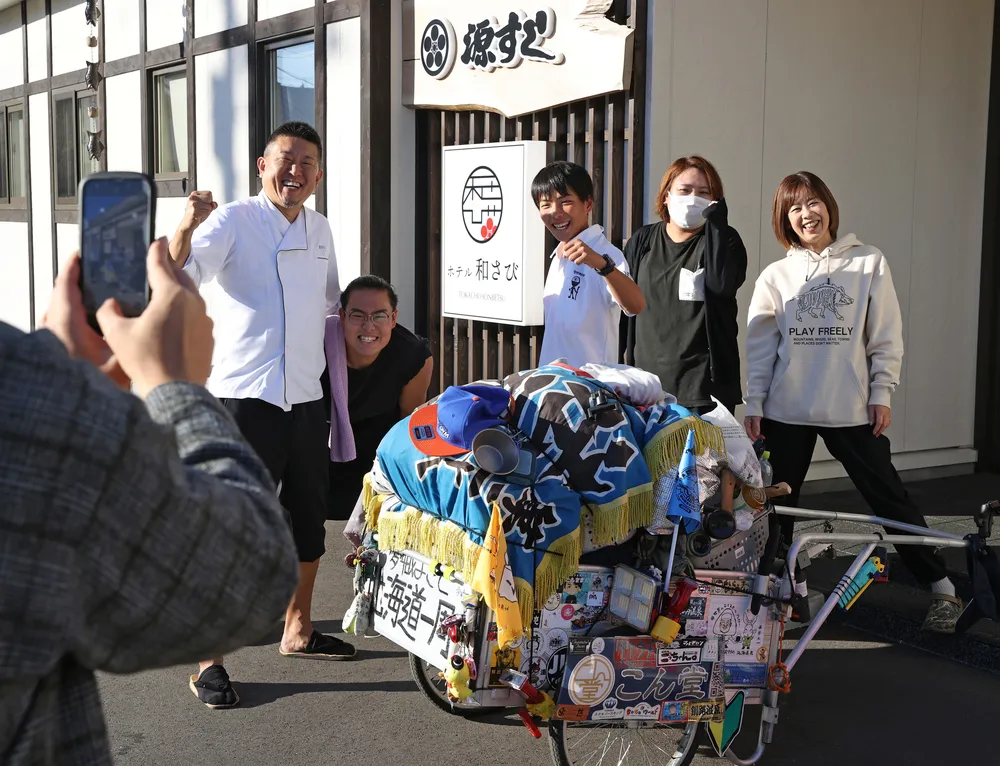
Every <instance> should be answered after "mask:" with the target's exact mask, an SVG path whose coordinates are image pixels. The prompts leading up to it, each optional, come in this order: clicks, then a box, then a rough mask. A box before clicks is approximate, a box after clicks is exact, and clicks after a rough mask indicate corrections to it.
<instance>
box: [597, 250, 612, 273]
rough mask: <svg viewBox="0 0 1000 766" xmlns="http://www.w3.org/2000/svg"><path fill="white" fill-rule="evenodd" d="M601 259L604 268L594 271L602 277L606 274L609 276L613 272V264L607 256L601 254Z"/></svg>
mask: <svg viewBox="0 0 1000 766" xmlns="http://www.w3.org/2000/svg"><path fill="white" fill-rule="evenodd" d="M601 257H602V258H604V268H603V269H597V270H596V271H597V273H598V274H600V275H601V276H602V277H606V276H607V275H608V274H610V273H611V272H612V271H614V270H615V262H614V261H612V260H611V258H609V257H608V256H607V254H602V255H601Z"/></svg>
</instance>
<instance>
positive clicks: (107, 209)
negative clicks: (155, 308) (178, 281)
mask: <svg viewBox="0 0 1000 766" xmlns="http://www.w3.org/2000/svg"><path fill="white" fill-rule="evenodd" d="M79 198H80V289H81V292H82V293H83V306H84V309H85V310H86V313H87V322H88V324H90V326H91V327H93V328H94V329H95V330H98V331H99V327H98V324H97V310H98V309H99V308H100V307H101V306H102V305H103V304H104V302H105V301H107V300H108V299H109V298H114V299H115V300H116V301H117V302H118V305H119V306H120V307H121V310H122V313H123V315H124V316H126V317H137V316H139V315H140V314H142V312H143V311H144V310H145V308H146V306H147V305H148V304H149V283H148V281H147V278H146V251H147V249H148V248H149V245H150V243H151V242H152V241H153V220H154V218H155V215H156V192H155V188H154V186H153V183H152V181H151V180H150V179H149V177H148V176H145V175H143V174H142V173H95V174H94V175H91V176H88V177H87V178H85V179H83V181H82V182H81V183H80V193H79Z"/></svg>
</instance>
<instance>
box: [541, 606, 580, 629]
mask: <svg viewBox="0 0 1000 766" xmlns="http://www.w3.org/2000/svg"><path fill="white" fill-rule="evenodd" d="M566 614H568V615H569V616H568V617H567V616H564V615H566ZM574 614H576V609H575V607H572V606H563V607H560V608H559V609H557V610H556V611H554V612H550V611H548V610H545V611H544V612H542V615H541V619H540V620H539V621H538V622H539V627H540V628H541V629H542V630H543V631H544V632H546V633H547V632H549V631H550V630H562V631H567V630H569V629H570V628H571V627H572V623H573V615H574Z"/></svg>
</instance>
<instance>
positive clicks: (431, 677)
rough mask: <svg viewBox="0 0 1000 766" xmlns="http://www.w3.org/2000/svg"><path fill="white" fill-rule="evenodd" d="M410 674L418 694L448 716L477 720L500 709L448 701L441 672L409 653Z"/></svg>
mask: <svg viewBox="0 0 1000 766" xmlns="http://www.w3.org/2000/svg"><path fill="white" fill-rule="evenodd" d="M409 659H410V673H411V674H412V675H413V682H414V683H415V684H416V685H417V688H418V689H419V690H420V693H421V694H423V695H424V696H425V697H426V698H427V699H429V700H430V701H431V703H432V704H433V705H434V706H435V707H437V708H438V709H440V710H443V711H444V712H446V713H448V714H449V715H457V716H461V717H462V718H478V717H479V716H482V715H489V714H490V713H496V712H497V711H498V710H500V709H501V708H495V707H483V706H482V705H474V704H470V703H469V702H455V703H454V704H452V701H451V700H450V699H448V692H447V684H446V683H445V681H444V679H443V678H441V675H440V673H441V671H440V670H438V669H437V668H436V667H434V666H433V665H431V664H430V663H429V662H425V661H424V660H422V659H420V658H419V657H418V656H417V655H415V654H412V653H410V655H409Z"/></svg>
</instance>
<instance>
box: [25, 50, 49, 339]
mask: <svg viewBox="0 0 1000 766" xmlns="http://www.w3.org/2000/svg"><path fill="white" fill-rule="evenodd" d="M29 47H30V45H29ZM28 112H29V120H30V122H31V126H30V129H31V133H30V136H31V138H30V139H29V149H30V153H29V160H30V162H29V166H30V171H29V172H30V173H31V202H30V204H31V222H32V226H31V240H32V242H31V248H32V264H33V266H34V270H35V324H36V325H37V324H38V323H39V322H40V321H41V319H42V315H43V314H44V313H45V309H46V307H48V305H49V297H50V296H51V295H52V280H53V279H54V278H55V272H54V271H53V268H52V252H53V248H54V245H55V243H54V242H53V241H52V176H51V171H50V168H51V163H50V161H49V94H48V93H37V94H35V95H34V96H31V97H30V98H29V99H28Z"/></svg>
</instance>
